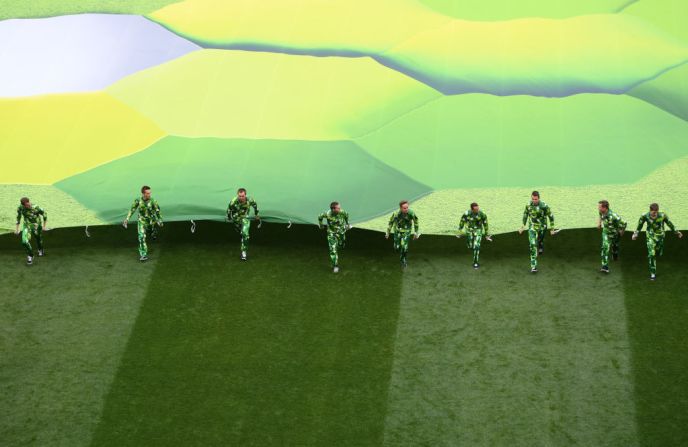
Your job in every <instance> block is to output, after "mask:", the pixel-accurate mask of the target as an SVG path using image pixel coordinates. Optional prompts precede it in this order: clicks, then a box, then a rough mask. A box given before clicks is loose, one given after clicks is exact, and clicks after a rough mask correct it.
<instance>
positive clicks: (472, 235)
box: [457, 202, 492, 269]
mask: <svg viewBox="0 0 688 447" xmlns="http://www.w3.org/2000/svg"><path fill="white" fill-rule="evenodd" d="M464 228H466V230H465V231H464ZM464 235H465V236H466V245H467V246H468V248H469V249H470V250H473V268H474V269H477V268H479V267H480V264H479V263H478V261H479V259H480V243H481V242H482V240H483V235H485V239H487V240H488V241H490V242H492V236H491V235H490V229H489V224H488V222H487V214H485V213H484V212H482V211H480V206H479V205H478V204H477V203H475V202H473V203H471V209H469V210H468V211H466V212H465V213H463V215H462V216H461V220H460V221H459V234H458V235H457V237H461V236H464Z"/></svg>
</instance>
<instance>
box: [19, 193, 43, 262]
mask: <svg viewBox="0 0 688 447" xmlns="http://www.w3.org/2000/svg"><path fill="white" fill-rule="evenodd" d="M22 218H23V219H24V223H23V225H22V226H21V232H20V231H19V224H20V223H21V220H22ZM47 223H48V214H47V213H46V212H45V210H43V208H41V207H40V206H38V205H32V204H31V201H30V200H29V198H28V197H22V198H21V200H20V201H19V207H17V227H16V228H15V229H14V234H16V235H19V234H20V233H21V242H22V245H23V246H24V248H25V249H26V263H27V264H28V265H31V264H33V255H34V252H33V248H32V247H31V237H32V236H33V237H35V238H36V246H37V247H38V256H43V255H44V254H45V252H44V251H43V231H45V230H46V225H47Z"/></svg>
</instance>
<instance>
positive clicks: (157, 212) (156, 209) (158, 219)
mask: <svg viewBox="0 0 688 447" xmlns="http://www.w3.org/2000/svg"><path fill="white" fill-rule="evenodd" d="M153 212H154V213H155V220H156V222H157V223H158V225H160V226H161V227H162V213H161V212H160V205H159V204H158V201H157V200H154V201H153Z"/></svg>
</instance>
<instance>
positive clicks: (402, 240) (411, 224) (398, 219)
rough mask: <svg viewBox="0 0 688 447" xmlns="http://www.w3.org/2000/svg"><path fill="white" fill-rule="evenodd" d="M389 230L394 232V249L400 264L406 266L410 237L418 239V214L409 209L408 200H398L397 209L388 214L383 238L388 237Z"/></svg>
mask: <svg viewBox="0 0 688 447" xmlns="http://www.w3.org/2000/svg"><path fill="white" fill-rule="evenodd" d="M391 232H394V249H395V250H398V251H399V260H400V262H401V266H402V267H406V256H407V254H408V247H409V242H410V241H411V237H412V236H413V239H418V216H417V215H416V213H414V212H413V210H411V209H409V203H408V200H402V201H401V202H399V210H398V211H395V212H394V213H392V215H391V216H390V218H389V225H387V232H386V233H385V238H387V239H389V234H390V233H391Z"/></svg>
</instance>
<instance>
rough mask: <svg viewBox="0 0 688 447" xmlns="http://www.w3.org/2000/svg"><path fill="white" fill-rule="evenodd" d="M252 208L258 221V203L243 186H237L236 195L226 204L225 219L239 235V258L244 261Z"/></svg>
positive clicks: (246, 254) (246, 253)
mask: <svg viewBox="0 0 688 447" xmlns="http://www.w3.org/2000/svg"><path fill="white" fill-rule="evenodd" d="M251 208H253V214H254V215H255V216H256V220H258V221H260V216H259V215H258V204H257V203H256V201H255V200H253V198H252V197H248V196H247V195H246V189H245V188H239V189H238V190H237V195H236V196H234V198H233V199H232V200H230V201H229V205H228V206H227V221H228V222H229V223H231V224H233V226H234V229H235V230H236V231H237V232H238V233H239V234H240V235H241V260H242V261H245V260H246V259H247V256H248V240H249V238H250V235H249V231H250V230H251V221H250V220H249V218H248V215H249V213H250V212H251Z"/></svg>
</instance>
